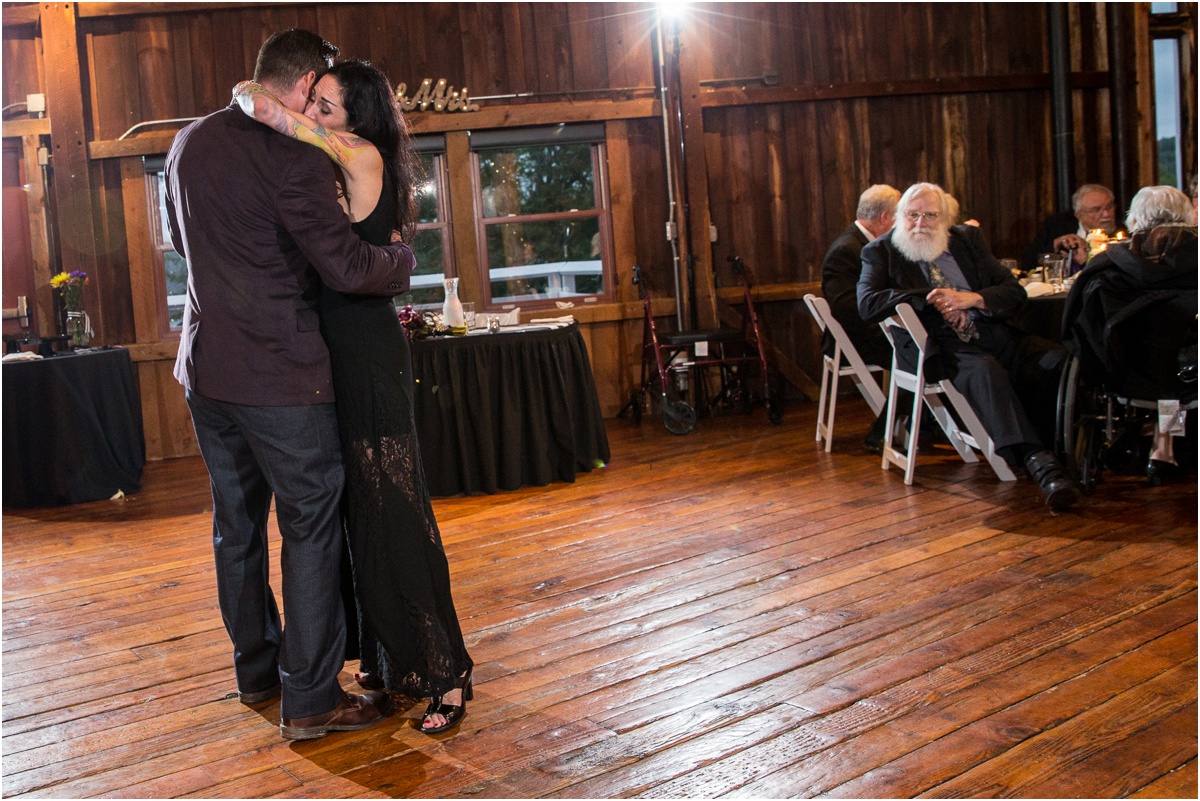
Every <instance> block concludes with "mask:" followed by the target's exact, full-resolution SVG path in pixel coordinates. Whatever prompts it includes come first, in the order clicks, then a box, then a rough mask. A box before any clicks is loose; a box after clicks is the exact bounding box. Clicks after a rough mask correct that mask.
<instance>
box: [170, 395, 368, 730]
mask: <svg viewBox="0 0 1200 801" xmlns="http://www.w3.org/2000/svg"><path fill="white" fill-rule="evenodd" d="M187 401H188V407H189V408H190V409H191V413H192V423H193V425H194V426H195V428H196V439H197V440H198V442H199V444H200V453H201V455H203V457H204V463H205V465H206V466H207V467H208V474H209V479H210V484H211V486H212V498H213V552H214V555H215V558H216V573H217V598H218V601H219V603H220V606H221V616H222V618H223V619H224V622H225V630H226V631H228V632H229V638H230V639H231V640H232V641H233V651H234V653H233V662H234V670H235V673H236V675H237V684H238V689H239V690H240V691H242V692H258V691H260V690H265V689H268V688H270V687H274V686H275V685H276V684H277V683H281V684H282V686H283V697H282V702H281V710H280V712H281V716H282V717H284V718H299V717H308V716H311V715H319V714H322V713H324V712H328V711H329V710H331V709H333V707H335V706H337V704H338V703H339V702H340V700H341V697H342V690H341V685H340V684H339V683H338V672H339V671H340V670H341V668H342V665H343V664H344V659H345V643H346V622H345V613H344V611H343V606H342V599H341V595H340V590H339V584H340V579H339V567H340V562H341V552H342V540H343V535H342V525H341V516H340V513H339V508H338V507H339V503H340V501H341V496H342V487H343V484H344V476H343V471H342V457H341V448H340V445H339V442H338V428H337V416H336V414H335V409H334V405H333V404H332V403H325V404H316V405H312V406H241V405H238V404H232V403H223V402H221V401H215V400H212V399H211V398H206V397H204V396H202V395H198V394H196V393H194V392H188V394H187ZM272 495H274V497H275V517H276V520H277V522H278V523H279V532H280V535H281V537H282V540H283V547H282V553H281V567H282V573H283V608H284V613H285V614H286V616H287V624H286V626H284V625H283V623H282V622H281V621H280V615H279V610H278V608H277V606H276V604H275V595H274V593H273V592H272V590H271V585H270V579H269V574H270V561H269V557H268V553H267V515H268V512H269V510H270V505H271V497H272Z"/></svg>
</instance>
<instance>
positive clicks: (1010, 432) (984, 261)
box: [858, 183, 1079, 510]
mask: <svg viewBox="0 0 1200 801" xmlns="http://www.w3.org/2000/svg"><path fill="white" fill-rule="evenodd" d="M896 218H897V222H896V226H895V228H893V229H892V231H890V232H889V233H887V234H885V235H884V236H882V237H880V238H879V239H876V240H875V241H874V242H872V243H871V244H869V245H867V246H866V247H865V248H864V249H863V253H862V258H863V268H862V275H861V277H860V279H859V282H858V307H859V311H860V313H861V314H862V316H863V318H864V319H866V320H868V321H871V322H879V321H881V320H884V319H886V318H887V317H888V316H890V315H891V314H892V313H894V311H895V309H896V307H897V306H898V305H900V304H901V303H907V304H909V305H911V306H912V307H913V310H914V311H916V312H917V314H918V315H919V316H920V318H921V321H922V323H923V324H924V326H925V329H926V330H927V331H928V333H929V336H930V347H929V348H928V349H927V353H926V363H925V374H926V378H927V380H930V381H937V380H940V379H942V378H949V379H950V380H951V382H952V383H953V384H954V386H955V388H956V389H958V390H959V391H960V392H962V394H963V395H964V396H965V397H966V399H967V402H968V403H970V404H971V408H972V409H973V410H974V411H975V413H976V414H977V415H979V419H980V421H981V422H982V423H983V426H984V428H986V429H987V432H988V435H989V436H990V437H991V438H992V441H993V442H994V444H995V446H996V452H997V453H998V454H999V455H1001V456H1002V457H1004V459H1005V460H1006V461H1008V462H1010V463H1012V464H1013V465H1015V466H1019V465H1021V464H1024V465H1025V468H1026V470H1028V471H1029V474H1030V475H1031V476H1033V477H1034V479H1035V480H1037V481H1038V483H1039V485H1040V486H1041V488H1042V493H1043V496H1044V497H1045V500H1046V504H1047V505H1048V506H1050V507H1051V508H1052V509H1056V510H1058V509H1063V508H1066V507H1067V506H1070V505H1072V504H1073V503H1075V502H1076V501H1077V500H1078V499H1079V491H1078V489H1077V488H1076V487H1075V485H1074V484H1073V483H1072V482H1071V481H1070V480H1069V479H1067V478H1066V476H1065V475H1064V474H1063V472H1062V470H1061V467H1060V466H1059V465H1058V462H1057V460H1056V459H1055V458H1054V456H1053V455H1052V454H1051V453H1050V452H1049V451H1048V450H1046V446H1045V444H1044V443H1048V442H1050V441H1051V437H1052V436H1053V430H1054V429H1053V420H1054V409H1055V403H1056V395H1057V387H1058V373H1059V371H1060V370H1061V367H1062V362H1063V360H1064V358H1065V356H1066V351H1065V350H1064V349H1063V348H1062V347H1061V346H1060V345H1055V344H1053V343H1051V342H1048V341H1047V340H1044V339H1041V338H1039V337H1035V336H1031V335H1028V334H1023V333H1022V332H1020V331H1018V330H1017V329H1016V328H1014V327H1012V326H1010V325H1009V324H1008V323H1006V322H1005V320H1007V319H1008V318H1009V317H1011V316H1012V315H1013V314H1014V313H1015V312H1016V311H1017V309H1019V308H1020V306H1021V304H1022V303H1023V302H1024V301H1025V290H1024V289H1023V288H1022V287H1021V285H1020V284H1018V283H1017V281H1016V279H1015V278H1014V277H1013V275H1012V273H1011V272H1010V271H1009V270H1006V269H1004V268H1003V267H1002V266H1000V263H999V262H998V261H996V258H995V257H994V256H993V255H992V253H991V251H990V250H989V249H988V246H987V244H986V243H985V242H984V241H983V236H982V235H981V234H980V232H979V230H978V229H977V228H975V227H973V226H967V225H963V226H951V225H950V220H949V213H948V207H947V204H946V193H945V192H944V191H943V190H942V188H941V187H939V186H937V185H935V184H928V183H922V184H914V185H913V186H911V187H909V188H908V190H907V191H905V193H904V194H903V195H902V196H901V198H900V202H899V204H898V205H897V207H896ZM901 333H903V332H898V340H897V346H896V347H897V360H898V361H900V363H901V364H902V365H903V364H904V359H905V354H911V353H912V352H913V351H914V350H915V346H914V345H912V343H911V340H907V341H906V338H905V337H901V336H899V334H901ZM908 358H909V365H908V366H910V367H914V368H915V366H916V365H915V363H914V361H913V360H912V358H911V355H910V356H909V357H908ZM1030 413H1032V414H1033V416H1034V417H1035V418H1036V419H1037V420H1038V421H1039V422H1041V423H1042V424H1043V425H1042V431H1039V430H1038V427H1037V426H1035V424H1034V422H1033V421H1031V419H1030Z"/></svg>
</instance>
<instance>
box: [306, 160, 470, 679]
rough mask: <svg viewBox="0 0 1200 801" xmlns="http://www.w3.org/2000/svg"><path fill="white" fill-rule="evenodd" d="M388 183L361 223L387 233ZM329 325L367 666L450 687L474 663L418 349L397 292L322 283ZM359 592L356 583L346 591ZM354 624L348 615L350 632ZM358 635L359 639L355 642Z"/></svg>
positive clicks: (371, 234) (366, 235)
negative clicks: (433, 481)
mask: <svg viewBox="0 0 1200 801" xmlns="http://www.w3.org/2000/svg"><path fill="white" fill-rule="evenodd" d="M384 189H385V191H384V192H383V194H382V196H381V198H380V201H379V204H378V205H377V206H376V208H375V210H374V211H373V212H372V213H371V215H370V216H369V217H367V218H366V219H365V220H363V221H362V222H361V223H356V224H355V225H354V226H353V227H354V230H355V232H356V233H357V234H358V235H359V236H360V237H361V238H362V239H364V240H366V241H368V242H371V243H372V244H387V243H388V242H389V240H390V236H391V230H392V225H393V220H394V209H395V201H394V198H392V196H391V193H390V192H389V191H387V189H388V187H387V181H386V179H385V185H384ZM321 333H322V335H323V336H324V338H325V341H326V343H327V344H328V346H329V353H330V357H331V359H332V362H333V383H334V393H335V395H336V398H337V415H338V425H339V428H340V434H341V442H342V453H343V460H344V462H345V465H346V494H345V512H346V529H347V543H348V546H349V548H348V552H349V556H350V566H351V569H350V571H349V572H350V573H351V574H352V576H353V593H352V597H353V600H354V602H356V606H357V611H356V612H355V611H354V610H352V609H351V608H350V604H349V603H348V604H347V607H348V608H347V614H348V617H351V620H349V621H348V622H349V623H350V624H353V623H354V622H356V621H355V620H354V619H353V618H357V623H358V626H357V628H358V645H359V652H358V653H359V657H360V659H361V663H362V670H363V671H364V672H367V673H370V674H372V675H373V676H375V677H377V678H379V679H381V680H382V682H383V684H384V687H386V689H388V690H389V691H392V692H396V693H401V694H404V695H408V696H412V697H429V696H434V695H442V694H444V693H446V692H448V691H450V690H451V689H453V688H454V687H455V686H456V683H457V679H458V677H459V676H460V675H462V674H463V673H465V672H466V671H467V670H468V669H469V668H470V667H471V665H472V662H471V658H470V656H469V655H468V654H467V649H466V646H465V645H464V643H463V637H462V631H461V630H460V628H459V624H458V615H457V613H456V612H455V609H454V601H453V600H452V598H451V594H450V571H449V566H448V564H447V562H446V553H445V551H444V550H443V548H442V540H441V535H440V534H439V532H438V527H437V521H436V520H435V519H434V514H433V506H432V505H431V503H430V500H429V490H428V489H427V487H426V484H425V475H424V472H423V470H422V467H421V457H420V450H419V448H418V444H417V434H416V427H415V423H414V420H413V379H412V357H411V354H410V352H409V345H408V340H407V338H406V337H405V335H404V331H403V329H402V328H401V326H400V323H399V321H398V319H397V318H396V308H395V306H394V305H393V304H392V301H391V300H390V299H389V298H378V297H364V296H357V295H346V294H343V293H340V292H334V291H332V290H330V289H325V290H324V291H323V293H322V296H321ZM343 594H344V595H351V594H350V593H343ZM354 629H355V626H354V625H350V626H348V639H349V638H351V637H353V634H354ZM348 645H350V646H352V645H353V643H352V642H351V643H348Z"/></svg>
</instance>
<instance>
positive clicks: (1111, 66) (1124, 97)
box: [1105, 3, 1140, 209]
mask: <svg viewBox="0 0 1200 801" xmlns="http://www.w3.org/2000/svg"><path fill="white" fill-rule="evenodd" d="M1105 10H1106V14H1107V22H1108V93H1109V108H1110V109H1111V112H1112V152H1113V187H1112V189H1113V193H1114V194H1115V195H1116V201H1117V208H1118V209H1127V208H1129V201H1130V200H1131V199H1132V198H1133V195H1134V193H1135V192H1137V190H1138V167H1137V165H1138V163H1139V161H1140V159H1139V157H1138V156H1139V154H1138V147H1137V145H1138V137H1137V130H1138V103H1137V99H1138V98H1137V73H1136V72H1135V69H1134V67H1135V64H1134V60H1135V51H1136V46H1135V44H1134V42H1133V36H1134V35H1135V34H1136V28H1137V26H1136V25H1134V15H1133V6H1132V5H1131V4H1124V3H1106V4H1105Z"/></svg>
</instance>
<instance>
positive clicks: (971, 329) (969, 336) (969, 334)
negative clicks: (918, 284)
mask: <svg viewBox="0 0 1200 801" xmlns="http://www.w3.org/2000/svg"><path fill="white" fill-rule="evenodd" d="M929 281H930V282H931V283H932V284H933V285H934V286H935V287H938V288H940V289H954V288H955V287H954V284H952V283H950V280H949V279H948V278H946V275H945V273H943V272H942V270H941V268H940V267H938V266H937V265H936V264H934V263H933V262H929ZM954 333H955V334H956V335H958V338H959V339H961V340H962V341H963V342H970V341H971V340H974V339H979V329H978V328H976V327H975V321H974V320H972V319H971V317H970V312H967V324H966V325H964V326H963V327H962V330H959V329H957V328H955V329H954Z"/></svg>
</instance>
